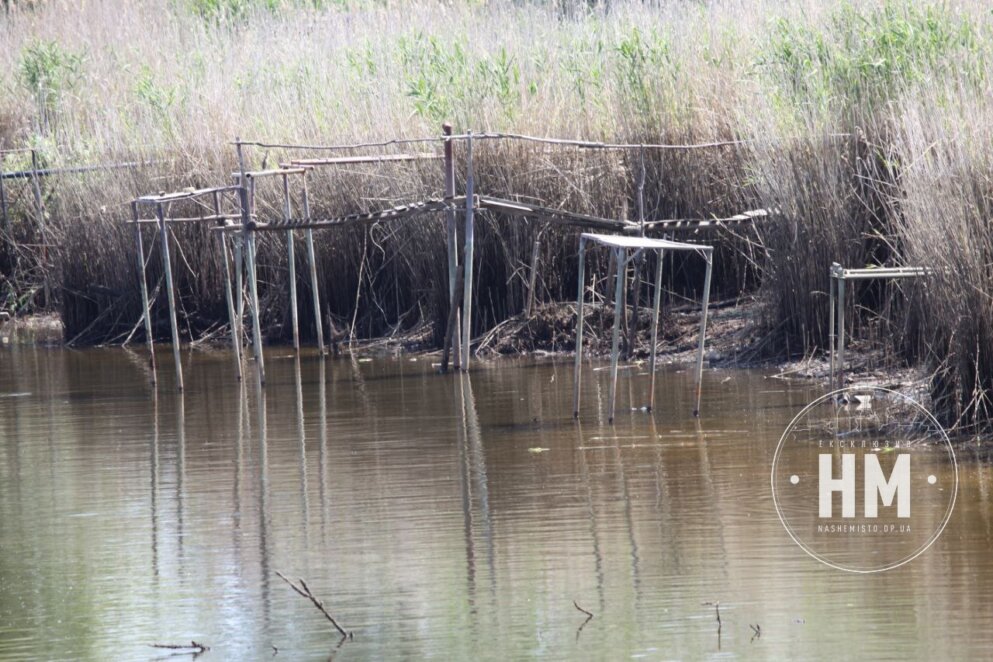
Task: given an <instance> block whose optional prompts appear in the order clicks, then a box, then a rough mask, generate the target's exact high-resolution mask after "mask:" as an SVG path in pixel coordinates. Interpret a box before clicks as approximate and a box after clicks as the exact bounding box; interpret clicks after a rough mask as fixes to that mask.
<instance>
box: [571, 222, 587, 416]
mask: <svg viewBox="0 0 993 662" xmlns="http://www.w3.org/2000/svg"><path fill="white" fill-rule="evenodd" d="M577 289H578V290H579V292H578V293H577V294H576V367H575V370H574V374H573V377H572V415H573V417H574V418H579V387H580V384H581V375H582V368H583V316H584V315H583V313H584V312H585V311H584V303H585V300H586V237H584V236H582V235H580V237H579V285H578V287H577Z"/></svg>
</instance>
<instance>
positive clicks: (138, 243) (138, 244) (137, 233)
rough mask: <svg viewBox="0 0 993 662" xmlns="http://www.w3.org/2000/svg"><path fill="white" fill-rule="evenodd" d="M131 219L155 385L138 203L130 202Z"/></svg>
mask: <svg viewBox="0 0 993 662" xmlns="http://www.w3.org/2000/svg"><path fill="white" fill-rule="evenodd" d="M131 217H132V218H133V219H134V243H135V248H136V249H137V251H138V279H139V281H140V282H141V305H142V309H141V317H142V319H143V320H144V322H145V344H146V345H148V361H149V365H150V366H151V368H152V383H153V384H154V383H155V380H156V374H155V340H154V339H153V338H152V312H151V308H150V306H149V301H148V282H147V281H146V280H145V246H144V245H143V243H142V239H141V224H140V223H138V203H137V202H136V201H132V202H131Z"/></svg>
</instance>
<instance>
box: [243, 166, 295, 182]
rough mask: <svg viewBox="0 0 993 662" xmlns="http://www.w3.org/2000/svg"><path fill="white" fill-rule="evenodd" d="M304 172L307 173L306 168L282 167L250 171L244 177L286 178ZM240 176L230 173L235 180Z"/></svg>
mask: <svg viewBox="0 0 993 662" xmlns="http://www.w3.org/2000/svg"><path fill="white" fill-rule="evenodd" d="M305 172H307V169H306V168H283V167H279V168H270V169H269V170H252V171H249V172H246V173H245V177H249V178H251V179H261V178H263V177H275V176H277V175H282V176H286V175H302V174H303V173H305ZM241 174H242V173H240V172H232V173H231V176H232V177H234V178H235V179H236V180H237V179H238V178H240V177H241Z"/></svg>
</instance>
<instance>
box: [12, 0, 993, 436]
mask: <svg viewBox="0 0 993 662" xmlns="http://www.w3.org/2000/svg"><path fill="white" fill-rule="evenodd" d="M991 27H993V26H991V16H990V14H989V12H988V11H987V9H986V8H985V6H984V5H983V3H980V2H972V1H966V2H964V3H958V4H957V5H955V6H950V5H947V4H944V3H933V4H925V3H914V2H910V1H909V0H891V1H881V0H880V1H874V2H870V3H859V4H858V6H856V5H854V4H851V3H848V2H843V1H842V0H836V1H835V0H833V1H831V2H814V1H813V0H804V1H803V2H800V3H786V2H774V1H761V0H760V1H758V2H747V3H746V2H712V3H707V4H703V5H700V4H692V5H686V4H681V3H671V4H670V3H666V4H656V3H648V2H635V1H633V0H627V1H622V2H611V3H604V4H597V3H593V4H589V5H584V6H582V7H570V8H568V9H567V10H566V9H562V7H561V6H560V5H559V4H557V3H537V2H535V3H528V2H524V3H521V2H509V1H504V0H496V1H494V2H489V3H485V4H475V3H454V4H444V3H433V2H422V3H415V4H409V3H396V4H394V3H390V2H371V1H370V2H353V3H347V4H345V5H342V4H339V3H325V2H320V1H314V2H310V1H308V2H304V1H303V0H265V1H263V0H172V1H171V2H168V3H164V4H163V3H153V2H150V1H149V2H141V1H139V2H127V3H126V2H102V3H70V2H55V1H53V2H47V3H37V4H18V3H13V9H11V10H10V13H9V14H8V15H7V16H6V17H5V18H4V20H3V21H2V22H0V87H2V88H3V90H4V95H3V98H2V100H0V144H3V145H7V146H11V145H23V144H30V145H33V146H35V147H37V148H38V149H39V151H40V153H41V155H42V157H43V161H44V163H45V164H46V165H52V166H58V165H63V164H70V163H78V162H96V161H102V162H106V161H116V160H144V161H154V162H155V163H154V164H153V165H150V166H148V167H144V168H141V169H138V170H134V171H128V172H126V173H125V172H115V173H112V174H111V173H104V174H89V175H79V176H73V177H62V178H58V179H56V178H53V179H52V180H50V181H49V182H48V187H47V189H46V190H47V197H48V199H47V203H48V212H49V219H48V221H49V226H48V227H49V229H48V232H49V237H48V239H47V241H49V242H50V243H52V244H53V245H55V246H56V247H57V248H55V249H54V252H53V253H52V255H51V256H50V264H49V265H46V266H47V267H49V268H50V269H51V270H52V272H53V273H54V274H55V275H56V277H57V279H58V281H59V282H60V283H61V286H62V288H61V291H60V302H61V307H62V312H63V318H64V321H65V324H66V328H67V335H69V336H73V335H76V334H79V333H83V334H84V336H83V337H84V338H87V339H89V340H101V339H107V338H112V337H115V336H117V335H120V334H122V333H126V332H127V331H128V330H129V329H130V327H131V325H133V323H134V320H135V319H136V318H137V309H138V304H137V288H136V285H135V283H134V281H135V278H134V275H133V274H134V265H133V263H132V261H131V259H130V256H131V255H132V253H133V251H132V247H131V241H132V239H131V236H130V234H129V232H128V231H127V230H125V228H124V227H123V226H122V223H121V221H122V220H123V219H124V218H125V217H126V216H127V215H128V212H129V210H128V207H127V202H128V201H129V200H130V199H131V198H132V197H134V196H135V195H138V194H142V193H147V192H150V191H159V190H167V189H175V188H181V187H184V186H201V185H210V184H216V183H220V182H225V181H229V176H230V173H231V172H232V171H233V170H234V169H235V162H234V151H233V148H232V147H231V145H230V144H229V142H230V140H231V139H232V138H234V137H235V136H239V135H240V136H241V137H244V138H257V139H263V140H266V141H272V142H280V141H287V142H309V143H324V144H329V143H351V142H355V141H358V140H364V139H380V138H394V137H404V136H420V135H426V134H435V135H436V134H437V133H438V132H439V126H440V124H441V123H442V122H444V121H450V122H452V123H453V124H454V126H455V128H456V130H457V131H462V130H466V129H475V130H491V131H514V132H523V133H533V134H541V135H553V136H567V137H568V136H576V137H584V138H588V139H605V140H611V141H624V142H631V143H639V142H667V143H687V142H698V141H711V140H723V139H739V140H743V141H745V143H744V144H743V145H740V146H737V147H727V148H720V149H715V150H699V151H679V152H652V153H649V155H648V159H647V163H646V170H647V181H646V203H647V204H646V208H647V213H648V216H649V217H650V218H651V217H654V218H658V217H685V216H702V215H709V214H717V215H723V214H729V213H734V212H737V211H741V210H742V209H744V208H750V207H769V208H776V209H778V210H779V211H780V212H781V214H780V215H779V216H778V217H776V219H774V220H771V221H769V222H764V223H762V224H761V225H760V226H759V227H758V228H757V229H756V230H755V231H754V233H746V234H745V235H743V236H739V237H728V236H724V237H723V238H722V241H721V245H722V249H721V250H722V251H723V253H722V254H721V255H719V257H718V264H719V268H720V271H719V273H718V278H717V283H716V284H717V286H718V288H719V289H720V290H721V291H723V292H724V293H726V294H734V293H739V292H741V291H744V290H750V289H752V288H754V287H756V286H758V287H759V288H760V289H761V292H762V294H763V300H764V302H765V304H766V307H765V311H766V318H767V319H766V323H767V325H768V327H769V329H770V330H771V331H772V332H773V333H774V334H775V339H776V340H777V341H779V342H776V343H771V344H772V345H774V346H775V347H780V348H784V349H785V350H786V351H787V352H788V353H793V354H799V353H801V352H804V351H809V350H812V349H814V348H823V347H824V346H825V344H826V333H825V330H826V322H827V320H826V318H827V300H826V296H825V292H826V289H827V268H828V266H829V265H830V263H831V262H833V261H838V262H842V263H844V264H845V265H846V266H862V265H864V264H871V263H890V264H892V263H913V264H924V265H927V266H934V267H936V268H937V269H938V275H936V276H935V278H934V279H931V280H929V281H928V282H927V284H926V285H924V286H922V287H921V288H918V289H915V290H913V293H912V296H911V297H910V298H909V299H908V298H907V297H905V296H903V295H902V294H900V292H901V291H903V292H905V291H906V290H898V289H897V288H895V287H888V286H878V285H876V286H867V287H864V288H862V289H860V290H858V291H857V292H856V300H857V303H859V304H861V305H862V306H863V308H864V309H865V314H863V315H859V316H857V317H856V323H859V320H863V319H865V317H866V315H871V313H872V311H876V312H877V313H878V311H880V310H883V309H885V310H891V311H894V314H893V315H892V316H891V318H890V319H889V321H887V322H886V323H885V326H886V329H885V331H884V332H883V333H882V335H883V336H884V337H887V338H889V342H890V344H891V345H892V349H894V351H899V352H900V353H901V355H902V356H904V357H905V358H906V359H907V360H917V359H924V360H927V361H930V362H931V363H932V364H933V365H934V367H935V368H938V367H941V368H942V370H941V372H940V378H939V379H937V380H936V381H935V384H936V389H935V393H936V395H937V396H939V399H940V401H941V402H942V403H945V405H946V409H947V411H948V412H950V417H951V418H952V419H954V420H956V421H958V422H959V423H962V424H979V423H982V422H984V421H986V420H988V419H989V415H988V413H987V410H986V404H985V403H986V399H985V398H986V395H985V394H986V393H987V392H988V391H989V389H990V388H991V387H993V372H991V371H993V365H991V362H993V358H991V352H993V338H990V337H989V328H990V324H989V321H990V320H989V318H988V314H989V306H988V301H989V297H988V294H989V293H990V292H991V291H993V282H991V281H993V278H991V274H990V272H989V269H988V266H987V265H989V264H990V259H989V258H990V256H989V254H988V252H989V247H988V246H987V243H989V241H990V240H989V236H990V235H989V232H988V223H987V220H986V218H987V216H986V210H987V202H988V200H989V194H990V191H989V187H988V179H989V171H990V170H989V166H990V163H989V162H988V158H987V157H986V155H985V153H984V151H983V150H982V149H981V148H980V146H981V145H983V144H988V139H989V130H990V129H989V127H990V125H991V119H993V118H991V117H990V115H989V112H988V111H987V110H986V105H984V103H983V100H984V99H988V98H989V89H988V87H989V81H990V73H991V70H990V48H991V45H993V35H991ZM984 141H985V142H984ZM295 155H299V154H295ZM286 156H287V153H285V152H279V151H277V150H271V151H270V152H269V153H266V152H265V151H264V150H252V151H251V152H250V163H249V165H250V167H261V166H262V165H263V164H266V165H269V166H272V165H274V164H275V163H278V162H279V160H280V159H283V158H285V157H286ZM476 156H477V159H476V161H477V173H478V178H477V182H478V188H479V190H481V191H484V192H486V193H489V194H493V195H509V194H516V195H523V196H529V197H531V198H533V199H535V200H537V201H540V202H541V203H543V204H546V205H548V206H559V205H562V206H564V207H567V208H569V209H574V210H577V211H585V212H590V213H597V214H601V215H605V216H613V217H616V216H620V215H625V214H626V215H628V216H632V215H633V214H634V189H635V182H636V179H637V172H638V170H639V166H640V163H639V162H638V161H639V155H638V154H636V153H619V152H589V151H586V152H583V151H579V150H575V149H567V148H547V147H543V146H535V145H526V144H520V143H509V142H506V143H485V144H481V145H479V146H478V149H477V151H476ZM16 158H17V157H12V158H11V159H8V163H7V166H6V167H7V168H8V169H10V168H12V167H16V166H17V165H18V164H17V162H16ZM21 165H23V164H21ZM312 179H313V180H314V181H313V182H312V186H311V198H312V201H313V206H314V211H315V213H316V214H321V215H324V214H328V215H330V214H334V215H337V214H341V213H348V212H352V211H365V210H372V209H376V208H381V207H383V206H385V205H388V204H394V203H400V202H404V201H411V200H416V199H421V198H423V197H426V196H427V195H437V194H439V193H440V191H441V177H440V166H439V165H438V164H436V163H433V162H428V163H421V164H418V165H416V166H411V165H396V166H389V167H385V168H370V167H365V166H362V167H354V168H348V169H342V170H338V171H324V172H321V173H318V174H315V176H314V177H313V178H312ZM459 186H460V187H461V183H460V184H459ZM260 194H261V197H260V200H261V205H262V207H261V208H262V209H263V210H264V209H265V205H274V204H276V203H275V196H274V195H273V192H272V191H269V192H266V191H260ZM273 211H275V210H273ZM14 213H15V231H16V233H18V237H19V238H20V239H21V240H22V241H25V240H28V241H26V242H25V243H30V241H29V240H30V239H31V238H32V236H33V233H34V232H35V229H34V226H33V225H32V221H31V220H30V219H29V218H28V217H27V215H26V213H25V212H24V206H23V205H21V206H16V205H15V209H14ZM539 229H540V225H539V224H538V223H537V222H536V221H534V220H532V221H530V222H526V223H525V222H520V221H507V220H506V219H494V218H487V217H485V216H484V217H483V218H482V219H481V227H480V237H479V244H478V247H477V256H478V259H479V263H478V269H479V276H478V279H477V282H478V283H479V292H478V297H479V302H478V306H479V310H480V313H479V314H477V316H476V319H477V320H478V323H479V325H480V326H479V328H478V329H477V331H481V330H482V329H483V328H485V327H488V326H492V325H493V324H495V323H497V322H499V321H500V320H501V319H504V318H506V317H507V316H509V315H512V314H514V313H516V312H518V311H519V310H521V308H522V307H523V305H524V300H525V276H524V273H525V272H524V270H523V268H522V267H523V265H524V264H526V263H527V261H528V260H529V257H530V247H531V242H532V240H533V237H534V234H535V232H537V231H538V230H539ZM548 233H551V234H547V235H546V236H547V239H546V240H545V241H544V242H543V244H542V246H543V249H542V250H543V253H542V259H543V262H544V264H545V265H546V270H545V271H544V272H543V280H542V281H540V282H541V286H542V288H543V289H542V292H543V294H544V295H545V296H547V297H549V298H555V299H564V298H571V297H572V296H573V292H574V287H575V283H574V281H573V280H572V279H573V278H574V276H572V274H573V273H574V266H575V265H574V260H575V245H576V241H575V237H574V236H572V235H573V234H574V233H570V232H568V231H561V230H555V231H552V230H549V231H548ZM180 236H181V242H180V244H181V246H182V248H183V253H182V255H181V261H180V266H179V267H178V268H177V271H178V273H179V277H178V282H179V287H180V292H181V299H182V303H183V305H184V310H185V311H186V315H185V319H186V320H187V322H188V324H189V325H190V330H191V331H192V332H194V333H195V332H199V331H202V330H203V329H204V328H207V327H209V326H210V325H211V324H212V323H214V322H216V321H217V320H219V319H221V318H222V317H223V310H224V308H223V300H222V298H221V290H220V287H219V286H218V284H219V282H220V280H219V279H220V277H221V271H220V268H219V263H218V261H217V252H216V250H215V249H214V246H213V245H212V244H211V239H210V236H209V235H208V234H207V233H206V232H204V231H202V230H197V229H184V230H183V231H182V232H181V233H180ZM35 238H36V237H35ZM319 253H320V255H319V260H320V261H321V263H322V265H323V269H322V282H321V288H322V290H323V292H322V293H323V294H324V296H325V301H326V302H327V305H328V311H327V312H329V313H330V314H331V315H332V316H333V317H334V318H335V319H336V320H337V323H338V324H342V325H348V326H351V323H352V321H353V320H354V321H355V326H356V333H357V334H360V335H367V334H378V333H383V332H387V331H389V330H390V329H391V328H393V327H394V326H395V325H398V324H400V325H410V324H414V323H416V322H417V321H422V320H434V321H437V320H440V319H442V318H443V316H444V313H445V310H446V307H447V304H446V291H447V275H446V273H445V267H444V263H445V258H444V233H443V219H441V218H434V217H429V218H422V219H417V220H413V221H410V222H405V223H403V224H396V225H390V226H386V227H377V228H374V229H371V230H365V229H350V230H343V231H329V232H326V233H321V234H320V235H319ZM5 260H6V261H5ZM262 261H263V269H262V274H261V276H262V279H263V298H264V300H265V302H266V305H265V312H266V318H267V321H268V326H269V327H270V328H271V329H272V330H273V332H274V333H276V334H278V333H279V332H280V330H281V328H283V327H284V326H285V321H286V320H285V315H286V312H285V298H282V299H281V298H280V296H279V295H278V293H279V292H280V291H281V290H282V289H284V288H285V278H286V271H287V269H286V264H285V257H284V254H283V249H282V245H281V238H280V240H277V239H276V237H272V238H268V239H266V241H264V242H263V254H262ZM28 262H30V260H29V259H27V258H23V259H21V258H16V259H15V258H12V257H11V256H9V255H7V256H3V255H0V268H3V269H4V270H5V273H7V274H13V273H14V272H15V270H16V269H15V267H16V268H21V269H23V268H24V265H25V263H28ZM693 268H694V267H693V265H692V264H689V263H687V264H685V265H681V270H682V269H686V270H690V271H686V272H683V275H684V276H686V277H685V278H682V279H681V278H680V276H679V273H677V274H675V279H674V280H671V281H670V285H673V286H675V287H677V288H682V289H684V290H685V291H686V293H688V294H690V293H692V283H693V282H694V279H693V278H692V276H693V275H694V274H693V272H692V269H693ZM153 272H154V269H153ZM155 277H156V276H155V273H153V278H155ZM304 294H305V292H304ZM305 300H306V297H305V296H301V301H302V302H303V301H305ZM356 303H357V309H356ZM108 309H109V310H110V312H108ZM98 318H99V319H98ZM95 320H96V321H97V323H95Z"/></svg>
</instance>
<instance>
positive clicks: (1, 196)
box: [0, 152, 14, 242]
mask: <svg viewBox="0 0 993 662" xmlns="http://www.w3.org/2000/svg"><path fill="white" fill-rule="evenodd" d="M0 218H2V219H3V229H4V230H5V231H6V232H7V235H8V238H9V239H10V241H11V242H13V241H14V234H13V233H12V232H11V229H10V218H8V217H7V191H6V189H5V188H4V185H3V153H2V152H0Z"/></svg>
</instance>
